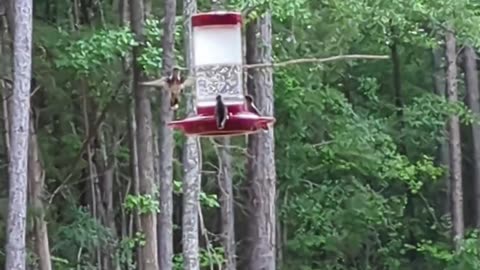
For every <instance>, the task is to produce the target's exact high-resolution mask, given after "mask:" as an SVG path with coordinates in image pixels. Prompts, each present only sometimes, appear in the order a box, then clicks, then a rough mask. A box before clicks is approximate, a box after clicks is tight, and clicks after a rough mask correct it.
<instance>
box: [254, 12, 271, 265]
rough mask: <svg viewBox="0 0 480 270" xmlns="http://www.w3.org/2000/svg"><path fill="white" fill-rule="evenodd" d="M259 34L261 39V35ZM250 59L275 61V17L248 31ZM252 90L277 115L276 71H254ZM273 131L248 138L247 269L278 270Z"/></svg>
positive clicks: (262, 107) (261, 106)
mask: <svg viewBox="0 0 480 270" xmlns="http://www.w3.org/2000/svg"><path fill="white" fill-rule="evenodd" d="M257 33H258V36H257ZM247 60H248V63H249V64H254V63H259V62H260V63H270V62H271V61H272V22H271V14H270V13H269V12H268V13H266V14H264V15H263V16H262V17H261V18H260V19H259V21H257V22H255V23H252V24H250V25H249V26H248V28H247ZM248 89H249V91H250V94H251V95H252V96H253V97H254V99H255V101H256V103H257V104H258V105H259V109H260V110H263V114H264V115H267V116H273V101H274V100H273V99H274V97H273V82H272V70H271V69H270V68H262V69H255V70H250V76H249V80H248ZM274 147H275V145H274V135H273V129H269V131H268V132H267V133H258V134H254V135H250V136H249V137H248V153H249V157H248V164H247V181H248V187H249V189H248V193H249V200H248V211H249V218H248V220H249V221H250V224H249V226H248V228H247V230H248V232H247V235H248V243H247V250H248V251H249V255H248V256H247V258H248V259H247V269H249V270H275V234H276V233H275V227H276V226H275V224H276V220H275V218H276V217H275V215H276V214H275V208H276V207H275V199H276V172H275V157H274V151H275V150H274Z"/></svg>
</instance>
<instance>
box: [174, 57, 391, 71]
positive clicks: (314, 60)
mask: <svg viewBox="0 0 480 270" xmlns="http://www.w3.org/2000/svg"><path fill="white" fill-rule="evenodd" d="M386 59H390V56H388V55H373V54H345V55H336V56H329V57H325V58H298V59H291V60H286V61H281V62H276V63H258V64H250V65H243V68H244V69H250V68H264V67H285V66H289V65H297V64H309V63H317V64H319V63H326V62H333V61H340V60H386ZM178 69H181V70H188V69H187V68H184V67H178Z"/></svg>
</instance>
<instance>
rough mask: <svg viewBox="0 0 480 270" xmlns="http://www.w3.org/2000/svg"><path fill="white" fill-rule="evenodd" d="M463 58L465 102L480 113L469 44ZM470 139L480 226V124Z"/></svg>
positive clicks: (475, 125) (475, 205) (475, 66)
mask: <svg viewBox="0 0 480 270" xmlns="http://www.w3.org/2000/svg"><path fill="white" fill-rule="evenodd" d="M463 53H464V56H465V57H464V58H465V62H464V64H465V83H466V87H467V103H468V106H469V107H470V109H471V110H472V112H473V113H474V114H476V115H480V103H479V102H480V101H479V96H480V94H479V89H478V72H477V61H476V59H477V54H476V53H475V51H474V49H473V48H472V47H470V46H465V48H464V51H463ZM472 141H473V172H474V178H473V187H474V191H475V192H474V194H475V196H474V211H475V227H477V228H480V125H479V124H478V123H473V124H472Z"/></svg>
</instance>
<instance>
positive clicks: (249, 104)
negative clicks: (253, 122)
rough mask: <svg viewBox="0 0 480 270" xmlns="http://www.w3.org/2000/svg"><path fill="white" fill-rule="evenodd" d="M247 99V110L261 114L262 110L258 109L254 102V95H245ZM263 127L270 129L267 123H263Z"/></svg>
mask: <svg viewBox="0 0 480 270" xmlns="http://www.w3.org/2000/svg"><path fill="white" fill-rule="evenodd" d="M245 100H246V101H247V110H248V111H249V112H251V113H254V114H256V115H258V116H261V115H260V111H259V110H258V108H257V106H255V103H254V102H253V97H252V96H250V95H245ZM262 129H264V130H268V125H267V124H265V123H264V124H262Z"/></svg>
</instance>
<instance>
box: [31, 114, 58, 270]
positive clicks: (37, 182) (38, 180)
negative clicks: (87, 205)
mask: <svg viewBox="0 0 480 270" xmlns="http://www.w3.org/2000/svg"><path fill="white" fill-rule="evenodd" d="M34 123H35V119H34V118H33V117H32V115H31V116H30V140H29V146H28V178H29V191H30V202H31V207H32V208H33V212H34V215H35V219H34V233H35V253H36V255H37V256H38V259H39V270H51V269H52V262H51V258H50V245H49V242H48V230H47V223H46V222H45V208H44V205H43V186H44V182H45V171H44V170H43V166H42V163H41V160H40V156H39V146H38V140H37V131H36V129H35V125H34Z"/></svg>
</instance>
